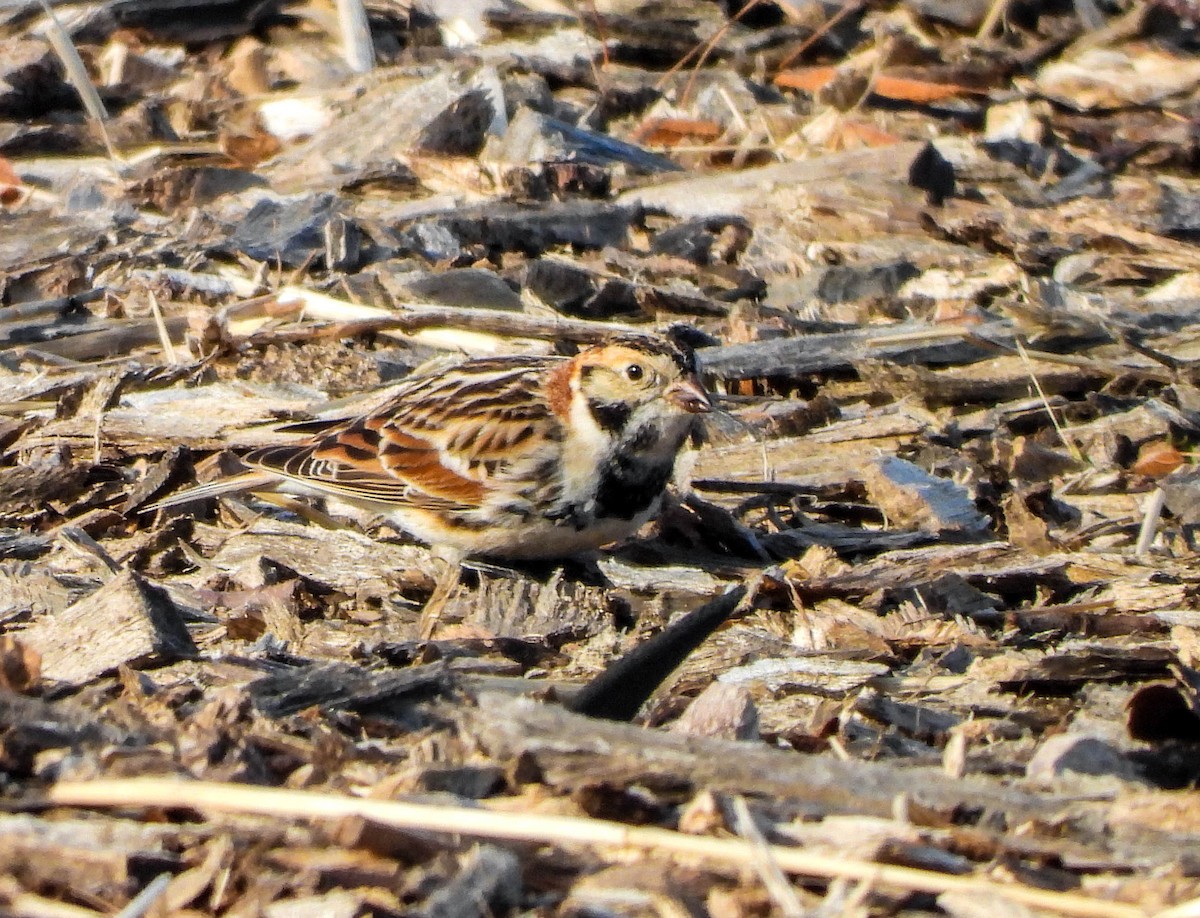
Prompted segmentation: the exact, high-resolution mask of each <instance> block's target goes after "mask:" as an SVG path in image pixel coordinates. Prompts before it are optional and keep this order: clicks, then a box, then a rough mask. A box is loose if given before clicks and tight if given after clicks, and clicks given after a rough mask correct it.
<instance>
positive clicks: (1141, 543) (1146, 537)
mask: <svg viewBox="0 0 1200 918" xmlns="http://www.w3.org/2000/svg"><path fill="white" fill-rule="evenodd" d="M1166 502H1167V492H1166V491H1164V490H1163V489H1162V488H1155V489H1154V492H1153V493H1152V494H1151V495H1150V499H1149V500H1148V501H1146V509H1145V510H1144V511H1143V513H1142V525H1141V528H1140V529H1138V537H1137V544H1136V545H1135V546H1134V548H1133V556H1134V557H1135V558H1141V557H1143V556H1144V555H1145V554H1146V552H1148V551H1150V544H1151V543H1152V542H1153V541H1154V536H1155V535H1157V534H1158V519H1159V517H1161V516H1162V512H1163V505H1164V504H1166Z"/></svg>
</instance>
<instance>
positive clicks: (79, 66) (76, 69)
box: [41, 0, 120, 175]
mask: <svg viewBox="0 0 1200 918" xmlns="http://www.w3.org/2000/svg"><path fill="white" fill-rule="evenodd" d="M41 3H42V11H43V12H44V13H45V14H46V18H47V20H48V21H49V24H50V25H49V29H47V33H46V37H47V38H48V39H49V40H50V46H51V47H52V48H54V53H55V54H57V55H58V59H59V60H60V61H62V65H63V69H64V70H65V71H66V72H67V79H68V80H69V81H70V83H71V85H72V86H73V87H75V91H76V92H77V93H79V98H80V100H81V101H82V102H83V107H84V108H86V109H87V113H88V115H89V116H90V117H91V119H92V120H93V121H94V122H96V127H97V128H98V129H99V131H100V138H101V139H102V140H103V141H104V149H105V150H107V151H108V160H109V163H110V164H111V165H112V167H113V171H114V172H117V174H118V175H120V172H119V170H118V169H117V163H118V162H119V161H120V157H119V156H118V155H117V151H116V149H115V148H114V147H113V144H112V138H111V137H109V136H108V111H107V110H106V109H105V108H104V103H103V102H102V101H101V100H100V94H99V93H98V92H96V87H95V86H93V85H92V80H91V78H90V77H89V76H88V72H87V67H85V66H84V64H83V59H82V58H81V57H80V56H79V52H78V51H76V50H75V44H74V43H73V42H72V41H71V36H70V35H68V34H67V30H66V29H64V28H63V26H62V23H61V22H59V21H58V17H57V16H55V15H54V10H53V9H51V7H50V4H49V3H48V2H47V0H41Z"/></svg>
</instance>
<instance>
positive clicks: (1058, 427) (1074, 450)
mask: <svg viewBox="0 0 1200 918" xmlns="http://www.w3.org/2000/svg"><path fill="white" fill-rule="evenodd" d="M1013 341H1014V343H1015V344H1016V346H1017V353H1018V354H1020V355H1021V362H1022V363H1024V364H1025V368H1026V369H1027V370H1028V371H1029V378H1030V380H1032V382H1033V388H1034V389H1036V390H1037V394H1038V398H1040V399H1041V400H1042V405H1043V406H1045V408H1046V414H1047V415H1049V417H1050V423H1051V424H1053V425H1054V430H1055V431H1056V432H1057V433H1058V439H1059V440H1061V441H1062V445H1063V446H1065V447H1066V448H1067V451H1068V452H1069V453H1070V454H1071V458H1072V459H1074V460H1075V461H1076V462H1079V463H1083V462H1084V461H1085V460H1084V458H1083V454H1082V453H1080V452H1079V447H1077V446H1076V445H1075V444H1074V443H1072V442H1071V441H1070V440H1068V439H1067V436H1066V434H1064V433H1063V429H1062V424H1061V423H1060V422H1059V420H1058V418H1057V417H1055V415H1054V409H1053V408H1052V407H1050V399H1049V398H1047V397H1046V390H1045V389H1043V388H1042V384H1041V382H1040V381H1039V380H1038V378H1037V373H1035V372H1034V371H1033V361H1031V360H1030V359H1029V354H1028V353H1027V352H1026V350H1025V345H1023V344H1022V343H1021V339H1020V338H1014V339H1013Z"/></svg>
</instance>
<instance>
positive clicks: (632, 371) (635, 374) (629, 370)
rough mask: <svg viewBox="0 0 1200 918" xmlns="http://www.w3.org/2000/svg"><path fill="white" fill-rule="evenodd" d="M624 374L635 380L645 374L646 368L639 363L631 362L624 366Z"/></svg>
mask: <svg viewBox="0 0 1200 918" xmlns="http://www.w3.org/2000/svg"><path fill="white" fill-rule="evenodd" d="M625 375H626V376H627V377H629V379H630V381H632V382H637V381H638V380H639V379H641V378H642V377H643V376H645V375H646V369H645V368H644V367H643V366H642V365H641V364H640V363H631V364H630V365H629V366H627V367H626V368H625Z"/></svg>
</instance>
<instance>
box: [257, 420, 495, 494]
mask: <svg viewBox="0 0 1200 918" xmlns="http://www.w3.org/2000/svg"><path fill="white" fill-rule="evenodd" d="M366 424H367V421H358V422H356V423H355V424H353V425H351V426H349V427H347V428H344V429H343V430H340V431H336V432H333V433H331V434H329V435H328V436H325V437H322V438H321V439H320V440H318V441H317V442H315V443H309V444H296V445H285V446H268V447H265V448H263V449H256V450H254V451H253V452H251V453H250V454H249V455H247V456H245V457H243V459H242V461H243V462H244V463H245V464H246V465H249V466H250V467H252V468H260V469H264V470H267V471H270V472H274V473H275V474H276V475H280V476H282V477H284V478H288V479H291V480H292V481H296V482H298V483H300V484H303V485H305V486H307V487H309V488H312V489H314V490H316V491H322V492H325V493H327V494H331V495H338V496H341V497H347V498H354V499H358V500H365V501H370V502H372V503H377V504H391V505H394V506H413V507H421V508H423V509H428V510H439V511H461V510H468V509H470V508H471V507H474V506H478V504H479V501H480V499H481V498H482V492H483V489H482V486H481V485H480V483H479V482H477V481H472V480H470V479H467V478H464V477H462V476H461V475H457V474H455V473H454V472H453V471H452V470H450V469H447V468H445V467H444V466H442V465H441V463H440V462H439V461H438V450H437V448H436V446H434V445H433V444H431V443H429V442H428V441H425V440H421V439H419V438H416V437H410V438H408V440H409V442H408V443H407V449H405V450H404V453H405V463H404V473H403V474H401V475H398V474H396V473H395V472H393V471H390V470H389V469H388V468H385V467H384V465H383V464H382V462H381V461H380V457H381V454H382V450H381V449H380V448H375V447H374V446H372V441H373V440H374V441H376V442H377V441H378V440H379V435H378V434H377V433H375V432H374V431H371V430H370V429H369V428H368V427H367V426H366Z"/></svg>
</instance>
